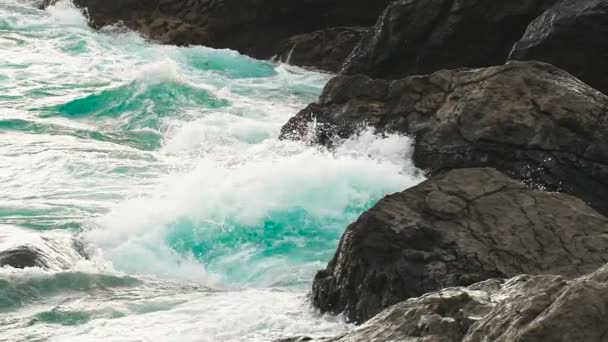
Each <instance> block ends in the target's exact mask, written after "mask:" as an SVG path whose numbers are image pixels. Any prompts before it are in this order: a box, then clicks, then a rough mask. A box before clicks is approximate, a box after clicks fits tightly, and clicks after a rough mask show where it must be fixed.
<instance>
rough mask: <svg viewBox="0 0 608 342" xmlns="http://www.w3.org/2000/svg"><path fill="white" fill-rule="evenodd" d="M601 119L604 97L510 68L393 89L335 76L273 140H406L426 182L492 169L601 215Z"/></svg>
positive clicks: (563, 79)
mask: <svg viewBox="0 0 608 342" xmlns="http://www.w3.org/2000/svg"><path fill="white" fill-rule="evenodd" d="M607 113H608V97H607V96H605V95H603V94H601V93H600V92H598V91H596V90H594V89H592V88H590V87H589V86H587V85H585V84H584V83H582V82H580V81H579V80H578V79H576V78H574V77H572V76H571V75H570V74H568V73H567V72H564V71H562V70H560V69H557V68H555V67H553V66H551V65H549V64H543V63H536V62H509V63H507V64H506V65H503V66H498V67H491V68H485V69H459V70H451V71H439V72H437V73H434V74H432V75H429V76H411V77H407V78H404V79H401V80H395V81H386V80H380V79H371V78H368V77H366V76H362V75H353V76H338V77H336V78H334V79H333V80H331V81H330V82H329V83H328V84H327V86H326V88H325V90H324V91H323V94H322V95H321V98H320V100H319V102H318V103H314V104H311V105H309V106H308V107H307V108H305V109H304V110H302V111H301V112H300V113H298V114H297V115H296V116H295V117H294V118H292V119H291V120H290V121H289V122H288V123H287V124H286V125H285V126H284V127H283V129H282V133H281V135H282V137H283V138H293V139H302V138H306V139H308V138H309V137H310V136H312V138H313V141H314V142H317V143H321V144H326V145H331V144H332V142H333V141H334V140H333V139H334V138H335V137H336V136H337V137H338V138H345V137H348V136H350V135H352V134H355V133H356V132H357V129H358V128H359V127H361V126H365V125H370V126H373V127H375V128H376V129H377V131H378V132H380V133H382V132H399V133H402V134H407V135H413V136H415V150H414V155H413V160H414V163H415V165H416V166H417V167H419V168H421V169H425V170H428V171H429V173H430V174H437V173H439V172H443V171H445V170H449V169H454V168H463V167H494V168H497V169H499V170H501V171H503V172H505V173H508V174H509V175H512V176H513V177H515V178H517V179H520V180H525V181H526V182H528V183H529V184H531V185H535V186H538V187H542V188H545V189H547V190H560V191H563V192H566V193H569V194H572V195H575V196H578V197H580V198H582V199H583V200H585V201H586V202H588V203H590V204H591V205H592V206H594V207H595V208H596V209H598V210H599V211H601V212H603V213H608V196H607V195H606V194H608V144H606V141H608V115H607ZM313 121H314V122H315V123H316V126H315V131H314V132H313V133H312V134H311V131H310V123H311V122H313Z"/></svg>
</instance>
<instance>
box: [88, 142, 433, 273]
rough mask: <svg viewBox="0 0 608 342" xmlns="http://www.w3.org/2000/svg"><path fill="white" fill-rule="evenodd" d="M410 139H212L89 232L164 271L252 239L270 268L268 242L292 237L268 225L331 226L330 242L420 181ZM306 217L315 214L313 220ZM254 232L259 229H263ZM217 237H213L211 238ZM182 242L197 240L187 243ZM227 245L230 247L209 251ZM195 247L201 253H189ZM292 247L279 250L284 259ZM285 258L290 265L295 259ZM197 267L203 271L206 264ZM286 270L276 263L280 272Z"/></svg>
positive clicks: (117, 251)
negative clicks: (308, 142) (386, 198)
mask: <svg viewBox="0 0 608 342" xmlns="http://www.w3.org/2000/svg"><path fill="white" fill-rule="evenodd" d="M410 144H411V142H410V139H409V138H407V137H402V136H393V135H389V136H387V137H377V136H374V135H373V134H372V133H371V132H364V133H362V135H361V136H359V137H357V138H353V139H351V140H348V141H346V142H345V144H344V145H343V146H342V147H341V148H339V149H338V150H337V151H334V152H330V151H326V150H323V149H316V148H312V147H308V146H305V145H303V144H299V143H294V142H285V141H278V140H275V139H267V140H264V141H263V142H262V143H260V144H254V145H245V144H238V143H234V142H233V144H228V145H222V144H218V143H214V144H213V146H215V149H214V150H211V151H206V153H204V155H202V156H200V160H199V161H198V163H197V165H196V166H195V167H194V168H193V169H192V170H191V171H186V172H182V173H176V174H173V175H170V176H167V177H166V178H165V179H164V180H163V182H161V186H159V188H158V189H157V191H156V192H155V195H154V196H152V197H146V198H134V199H132V200H129V201H127V202H124V203H122V204H121V205H119V206H118V207H116V208H115V209H114V210H113V211H112V212H111V213H110V214H109V215H107V216H105V217H103V218H101V219H100V220H99V221H98V222H97V224H98V226H99V227H101V228H100V229H94V230H91V231H89V232H88V233H87V239H88V241H90V242H91V243H92V244H94V245H95V246H98V247H100V248H101V249H102V250H103V251H104V253H105V255H106V257H109V259H110V260H112V261H113V262H114V263H115V264H117V265H118V267H119V268H122V267H129V268H130V267H131V266H132V263H133V260H138V259H142V258H145V259H146V260H150V258H154V260H155V261H156V262H154V263H151V264H153V265H155V266H154V267H158V268H159V269H158V270H153V269H150V267H147V268H146V269H145V271H148V272H153V273H160V274H164V275H166V274H167V270H171V269H179V267H177V268H176V266H180V265H181V266H180V267H183V265H185V264H190V265H192V262H193V261H194V262H196V261H198V262H200V263H202V264H204V263H206V262H211V261H215V262H218V263H221V262H223V261H225V260H222V258H225V257H229V255H230V253H235V252H237V251H239V249H241V248H242V249H247V246H248V245H249V244H251V245H249V247H250V248H252V249H253V252H252V253H250V255H249V257H247V256H244V257H243V258H242V260H241V261H243V260H249V261H250V262H251V263H252V264H251V265H249V266H250V267H252V268H255V267H257V266H259V267H262V268H265V266H264V264H265V263H267V262H269V260H270V259H272V256H270V257H269V258H268V259H264V258H261V257H260V256H259V255H257V254H260V253H261V254H264V251H266V252H268V251H269V250H271V248H266V247H265V246H264V244H270V245H272V244H277V243H283V242H284V240H285V239H289V238H290V237H289V236H285V235H281V234H278V235H277V236H274V237H270V238H269V236H270V235H272V233H271V232H269V231H267V230H268V229H270V228H268V225H280V226H281V228H280V229H287V228H285V226H289V225H290V224H293V225H296V226H297V227H295V228H293V229H301V228H307V229H310V230H314V231H318V232H319V233H324V234H326V235H325V237H324V238H325V239H326V240H327V241H324V242H325V243H328V244H329V245H331V244H333V243H335V240H337V238H338V237H339V235H340V232H341V230H342V229H344V227H345V225H346V224H348V223H349V220H352V219H354V218H355V217H356V215H357V214H358V213H360V212H361V211H362V210H364V209H366V208H368V207H369V206H370V205H372V204H373V203H374V201H375V200H377V199H379V198H380V197H381V196H382V195H384V194H386V193H389V192H393V191H399V190H402V189H404V188H407V187H409V186H412V185H414V184H416V183H417V182H419V181H420V180H421V177H420V176H419V175H418V174H417V172H416V170H415V169H414V168H413V167H412V166H411V164H409V162H407V156H408V155H409V153H410ZM290 221H291V222H290ZM307 222H308V223H310V222H313V223H312V224H311V225H310V226H308V227H307V224H308V223H307ZM260 229H261V230H260ZM265 229H266V230H265ZM274 229H278V228H276V227H275V228H274ZM289 229H291V228H289ZM282 232H283V233H288V232H289V231H288V230H282ZM301 233H303V234H305V233H306V232H305V231H304V232H301ZM230 234H235V235H239V236H240V238H237V239H235V240H234V241H233V242H234V245H226V244H223V243H222V242H221V241H219V240H222V239H225V238H227V236H229V235H230ZM248 234H253V235H256V234H262V235H264V236H265V238H266V239H265V238H258V237H255V236H254V237H251V236H249V237H248V236H247V235H248ZM222 236H223V238H221V237H222ZM180 237H181V240H180ZM168 240H169V241H168ZM193 240H194V241H193ZM215 240H218V241H215ZM176 241H177V242H176ZM210 241H215V244H212V245H208V243H209V242H210ZM167 244H170V245H171V246H172V247H173V248H169V249H168V248H167V247H166V245H167ZM184 244H185V245H187V246H189V247H190V248H191V249H190V250H188V249H187V248H183V245H184ZM322 246H323V247H322V248H326V247H327V246H326V244H322ZM180 247H181V248H180ZM222 248H226V250H225V251H224V252H225V255H216V254H213V253H210V252H217V251H214V249H222ZM201 249H203V250H205V251H201ZM298 249H304V246H298V245H297V244H296V247H295V251H294V252H295V254H297V253H298V251H297V250H298ZM176 251H177V252H180V253H181V254H177V255H176V253H175V252H176ZM151 253H152V254H154V255H155V256H153V255H150V254H151ZM193 255H194V256H195V257H196V256H199V257H200V258H199V259H202V260H194V259H192V256H193ZM251 255H257V258H253V257H251ZM212 256H213V257H212ZM288 256H289V255H286V254H282V253H278V254H277V255H276V257H277V258H278V259H281V258H284V257H288ZM316 257H317V259H315V258H314V256H313V257H312V259H311V258H309V259H308V262H310V263H314V262H317V263H319V262H321V261H324V260H322V258H325V257H327V251H326V250H323V253H321V254H319V255H317V256H316ZM319 258H320V259H319ZM218 259H219V260H218ZM171 265H173V266H171ZM224 266H227V265H226V264H224ZM228 266H229V265H228ZM285 266H286V267H287V268H289V266H290V265H289V262H288V263H287V265H285ZM291 266H293V265H291ZM197 267H199V270H200V272H199V273H201V272H203V268H202V266H201V265H200V264H199V265H198V266H197ZM216 271H219V272H221V270H217V269H216ZM250 271H253V270H250ZM288 271H289V270H288V269H285V268H284V267H276V269H275V270H274V271H273V272H276V274H281V272H288ZM261 273H264V272H261ZM260 276H261V277H262V278H264V277H265V276H266V275H260ZM243 277H244V278H247V276H245V275H244V276H243ZM252 281H254V282H255V279H252Z"/></svg>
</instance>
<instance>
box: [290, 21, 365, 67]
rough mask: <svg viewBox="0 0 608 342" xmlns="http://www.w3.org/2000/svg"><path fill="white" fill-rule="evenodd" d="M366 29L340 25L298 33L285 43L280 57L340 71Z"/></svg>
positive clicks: (291, 61) (308, 65)
mask: <svg viewBox="0 0 608 342" xmlns="http://www.w3.org/2000/svg"><path fill="white" fill-rule="evenodd" d="M365 32H367V29H366V28H354V27H339V28H330V29H326V30H320V31H315V32H312V33H304V34H301V35H297V36H294V37H291V38H289V39H288V40H287V41H286V42H285V43H284V44H283V45H282V46H281V48H280V52H279V55H278V59H279V60H281V61H282V62H287V63H289V64H294V65H299V66H307V67H313V68H317V69H321V70H325V71H330V72H338V70H339V69H340V67H341V66H342V63H343V62H344V60H345V59H346V57H348V55H349V54H350V53H351V51H352V50H353V48H354V47H355V46H356V45H357V44H358V43H359V41H360V40H361V36H362V35H363V34H364V33H365Z"/></svg>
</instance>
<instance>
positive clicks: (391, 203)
mask: <svg viewBox="0 0 608 342" xmlns="http://www.w3.org/2000/svg"><path fill="white" fill-rule="evenodd" d="M607 252H608V218H606V217H604V216H602V215H600V214H598V213H597V212H596V211H594V210H592V209H591V208H589V207H588V206H587V205H586V204H585V203H584V202H583V201H581V200H579V199H577V198H574V197H571V196H568V195H564V194H559V193H550V192H543V191H538V190H532V189H529V188H528V187H526V186H525V185H524V184H523V183H520V182H517V181H515V180H513V179H511V178H509V177H507V176H505V175H503V174H502V173H500V172H498V171H496V170H494V169H487V168H478V169H458V170H453V171H450V172H447V173H444V174H442V175H439V176H436V177H434V178H432V179H430V180H428V181H426V182H423V183H421V184H420V185H418V186H416V187H413V188H411V189H408V190H405V191H403V192H401V193H397V194H393V195H389V196H387V197H385V198H384V199H382V200H381V201H379V202H378V204H377V205H375V206H374V207H373V208H372V209H370V210H368V211H367V212H365V213H364V214H363V215H361V216H360V217H359V219H357V221H356V222H354V223H352V224H351V225H350V226H349V227H348V228H347V229H346V231H345V233H344V235H343V236H342V239H341V240H340V244H339V246H338V249H337V251H336V253H335V255H334V257H333V259H332V260H331V261H330V262H329V264H328V266H327V268H326V269H325V270H323V271H320V272H319V273H318V274H317V275H316V277H315V279H314V282H313V289H312V302H313V304H314V305H315V306H316V307H318V308H319V309H321V311H322V312H331V313H335V314H338V313H344V316H345V318H346V319H347V320H349V321H351V322H356V323H361V322H364V321H366V320H367V319H369V318H371V317H373V316H374V315H376V314H377V313H379V312H380V311H381V310H382V309H384V308H386V307H388V306H390V305H393V304H395V303H398V302H401V301H403V300H406V299H408V298H412V297H417V296H420V295H422V294H424V293H428V292H432V291H437V290H440V289H443V288H446V287H452V286H467V285H470V284H473V283H476V282H479V281H483V280H487V279H490V278H509V277H513V276H515V275H519V274H556V275H562V276H565V277H575V276H579V275H582V274H585V273H588V272H591V271H593V270H595V269H597V268H598V267H600V266H602V265H603V264H604V263H605V262H606V261H607V259H608V256H607V255H608V254H607Z"/></svg>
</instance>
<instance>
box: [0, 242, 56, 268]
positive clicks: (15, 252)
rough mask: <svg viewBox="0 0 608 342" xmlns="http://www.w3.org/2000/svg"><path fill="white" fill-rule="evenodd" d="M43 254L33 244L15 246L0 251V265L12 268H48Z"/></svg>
mask: <svg viewBox="0 0 608 342" xmlns="http://www.w3.org/2000/svg"><path fill="white" fill-rule="evenodd" d="M45 259H46V258H45V255H44V254H43V252H42V251H40V250H39V249H37V248H35V247H33V246H17V247H14V248H11V249H8V250H3V251H0V267H4V266H10V267H14V268H26V267H40V268H48V265H47V263H46V260H45Z"/></svg>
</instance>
